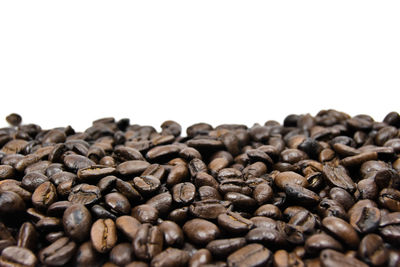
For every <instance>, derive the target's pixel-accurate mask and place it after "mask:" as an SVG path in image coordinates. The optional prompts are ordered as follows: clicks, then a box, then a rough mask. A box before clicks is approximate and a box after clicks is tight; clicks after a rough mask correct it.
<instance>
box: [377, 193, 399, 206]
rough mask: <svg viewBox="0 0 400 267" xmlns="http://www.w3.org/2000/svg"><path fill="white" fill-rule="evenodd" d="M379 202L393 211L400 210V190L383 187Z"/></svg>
mask: <svg viewBox="0 0 400 267" xmlns="http://www.w3.org/2000/svg"><path fill="white" fill-rule="evenodd" d="M379 203H380V204H381V205H382V206H383V207H385V208H387V209H389V210H391V211H400V191H399V190H396V189H393V188H385V189H383V190H382V191H381V192H380V193H379Z"/></svg>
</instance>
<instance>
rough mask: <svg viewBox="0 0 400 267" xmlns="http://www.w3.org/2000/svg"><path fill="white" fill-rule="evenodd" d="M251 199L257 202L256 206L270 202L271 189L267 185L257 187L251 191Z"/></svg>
mask: <svg viewBox="0 0 400 267" xmlns="http://www.w3.org/2000/svg"><path fill="white" fill-rule="evenodd" d="M253 198H254V199H255V200H256V201H257V203H258V205H262V204H265V203H267V202H269V201H271V200H272V198H273V191H272V188H271V187H270V186H269V185H268V184H267V183H262V184H259V185H257V186H256V187H255V189H254V191H253Z"/></svg>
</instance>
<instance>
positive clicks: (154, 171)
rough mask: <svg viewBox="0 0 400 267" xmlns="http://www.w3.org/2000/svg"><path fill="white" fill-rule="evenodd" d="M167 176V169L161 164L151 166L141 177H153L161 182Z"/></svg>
mask: <svg viewBox="0 0 400 267" xmlns="http://www.w3.org/2000/svg"><path fill="white" fill-rule="evenodd" d="M165 174H166V170H165V168H164V167H163V166H162V165H160V164H151V165H150V166H149V167H147V169H146V170H145V171H144V172H143V173H142V175H141V176H148V175H151V176H153V177H155V178H157V179H158V180H161V179H162V178H163V177H164V175H165Z"/></svg>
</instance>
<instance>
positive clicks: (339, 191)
mask: <svg viewBox="0 0 400 267" xmlns="http://www.w3.org/2000/svg"><path fill="white" fill-rule="evenodd" d="M329 197H330V198H331V199H333V200H335V201H336V202H338V203H339V204H340V205H342V207H343V208H344V209H345V210H348V209H350V208H351V207H352V206H353V205H354V199H353V197H352V196H351V195H350V193H349V192H347V191H346V190H344V189H343V188H340V187H333V188H332V189H331V190H330V191H329Z"/></svg>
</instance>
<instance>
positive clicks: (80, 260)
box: [75, 241, 102, 267]
mask: <svg viewBox="0 0 400 267" xmlns="http://www.w3.org/2000/svg"><path fill="white" fill-rule="evenodd" d="M100 255H101V254H99V253H98V252H97V251H96V250H95V249H94V248H93V246H92V243H91V242H90V241H88V242H85V243H83V244H82V245H81V246H80V247H79V248H78V250H77V252H76V259H75V264H76V265H77V266H79V267H85V266H100V265H101V260H102V259H101V256H100Z"/></svg>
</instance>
